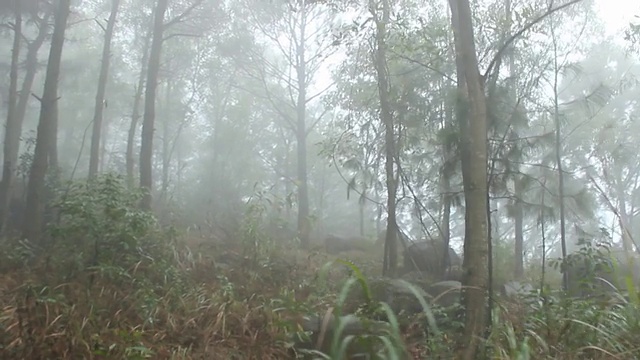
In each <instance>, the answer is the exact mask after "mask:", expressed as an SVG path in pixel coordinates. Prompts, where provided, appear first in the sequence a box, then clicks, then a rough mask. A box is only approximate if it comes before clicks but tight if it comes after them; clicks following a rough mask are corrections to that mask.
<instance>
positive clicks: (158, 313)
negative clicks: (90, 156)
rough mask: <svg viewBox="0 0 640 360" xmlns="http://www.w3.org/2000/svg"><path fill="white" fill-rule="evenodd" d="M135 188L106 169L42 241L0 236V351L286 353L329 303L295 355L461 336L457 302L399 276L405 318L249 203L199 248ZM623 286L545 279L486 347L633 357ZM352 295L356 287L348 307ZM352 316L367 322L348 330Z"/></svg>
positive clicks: (397, 354)
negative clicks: (572, 290) (306, 345)
mask: <svg viewBox="0 0 640 360" xmlns="http://www.w3.org/2000/svg"><path fill="white" fill-rule="evenodd" d="M139 197H140V193H139V192H137V191H132V190H129V189H128V188H127V187H126V185H125V182H124V181H123V179H121V178H119V177H116V176H112V175H105V176H103V177H100V178H97V179H95V180H93V181H90V182H77V183H74V184H71V185H70V187H68V188H67V189H65V191H63V192H61V193H60V194H59V196H58V200H57V202H56V203H55V204H56V211H57V219H56V221H55V223H53V224H51V225H50V227H49V236H48V237H47V240H46V241H45V242H43V243H38V244H34V243H29V242H26V241H18V240H14V239H5V240H3V241H2V243H1V244H0V246H1V248H0V358H2V359H47V358H48V359H77V358H86V359H214V360H215V359H225V360H226V359H288V358H293V357H294V354H295V353H296V352H295V351H293V349H292V346H294V345H296V344H298V343H299V341H300V340H299V339H301V338H304V337H305V336H306V337H308V336H310V335H312V334H309V333H305V331H304V329H302V328H301V323H302V321H301V319H302V317H303V316H306V315H310V314H320V315H322V314H326V313H327V311H328V310H327V309H331V312H332V315H333V316H334V317H335V319H336V323H335V325H334V328H333V329H331V330H332V337H331V339H330V340H331V341H330V342H329V344H328V346H326V347H323V348H321V349H307V350H302V349H299V351H297V353H298V354H299V355H301V356H306V357H310V358H316V359H317V358H323V359H335V360H339V359H347V358H349V355H350V354H351V355H352V348H353V346H354V344H356V345H357V346H356V347H357V348H358V349H359V350H360V351H362V352H366V353H368V354H369V355H370V356H371V358H378V359H426V358H433V359H451V358H455V354H456V352H455V351H456V345H457V344H458V345H459V344H460V343H462V344H464V341H459V340H460V339H461V338H460V336H461V326H460V325H461V320H460V319H459V318H458V317H456V315H455V314H457V313H459V306H458V307H454V308H455V309H449V308H442V307H439V306H436V305H434V304H432V303H431V299H428V298H427V297H425V296H424V293H423V292H422V291H421V289H419V288H418V287H417V286H415V285H412V284H409V283H405V282H400V283H401V284H402V286H404V287H405V288H406V289H407V293H409V294H411V296H414V297H415V298H416V299H417V302H418V303H419V308H420V309H421V312H420V313H417V314H416V313H414V314H410V315H409V316H407V315H406V314H404V313H403V312H402V311H399V309H397V308H394V307H393V306H392V305H391V304H389V303H387V302H385V300H384V299H379V298H377V297H376V296H375V294H374V291H372V288H371V283H370V278H371V277H372V276H373V275H372V274H371V273H370V272H367V273H366V274H365V273H363V272H362V271H361V268H360V267H359V266H356V265H355V264H354V263H352V262H349V261H344V260H339V261H333V262H328V260H329V259H328V258H327V257H326V256H324V255H322V254H318V253H314V252H304V251H298V250H294V249H295V248H297V246H296V245H297V244H296V243H295V239H282V238H278V237H277V236H274V235H273V234H271V233H269V231H268V229H269V228H271V227H272V224H270V223H269V221H267V220H265V219H266V217H267V215H266V214H267V213H268V211H266V208H265V207H264V206H263V204H260V203H259V201H258V200H259V199H258V200H256V201H258V202H257V203H255V202H254V203H252V204H250V206H249V207H248V209H249V210H248V211H247V214H246V216H245V218H244V219H243V222H242V224H243V226H242V227H241V228H239V229H238V231H237V235H236V239H228V241H227V242H226V243H224V244H216V245H215V247H212V248H207V249H205V250H202V251H198V250H197V249H196V248H195V246H193V245H192V243H193V242H194V240H193V239H186V240H188V242H189V245H187V242H185V241H184V240H185V239H184V234H181V233H180V232H179V231H177V230H176V229H163V228H161V227H160V226H159V224H158V223H157V222H156V220H155V219H154V218H153V217H152V216H151V215H149V214H147V213H145V212H142V211H139V210H138V208H137V202H138V199H139ZM200 241H201V242H205V243H206V242H207V241H208V240H207V239H201V240H200ZM590 254H591V253H587V254H586V256H591V255H590ZM344 270H347V271H344ZM345 274H349V276H345ZM632 285H633V284H632V282H628V286H627V287H626V291H625V292H621V293H620V294H614V295H612V296H610V297H608V298H607V299H602V298H592V299H579V300H578V299H575V298H569V297H567V296H564V295H562V294H558V293H554V292H551V291H550V290H548V289H544V291H542V292H541V293H537V292H536V293H532V294H529V295H527V296H524V297H521V298H520V299H517V300H515V299H512V300H506V299H498V300H496V306H494V309H495V310H494V313H493V318H492V328H491V332H490V333H489V334H488V338H487V342H486V343H487V349H488V351H489V354H491V357H492V358H494V359H522V360H525V359H587V358H588V359H631V358H637V357H638V356H640V350H639V347H638V345H637V338H638V336H637V334H640V311H639V307H638V300H637V299H638V296H637V292H636V290H635V288H634V287H633V286H632ZM355 291H359V292H360V293H362V294H363V295H362V298H361V301H360V303H359V304H357V305H358V306H357V307H356V308H351V307H350V306H348V298H349V296H350V295H349V294H352V293H353V292H355ZM623 293H624V296H623ZM612 298H613V300H616V301H612ZM353 321H358V322H359V323H361V324H362V325H363V326H362V327H363V329H364V330H362V331H360V332H358V333H353V332H349V324H350V323H351V324H353Z"/></svg>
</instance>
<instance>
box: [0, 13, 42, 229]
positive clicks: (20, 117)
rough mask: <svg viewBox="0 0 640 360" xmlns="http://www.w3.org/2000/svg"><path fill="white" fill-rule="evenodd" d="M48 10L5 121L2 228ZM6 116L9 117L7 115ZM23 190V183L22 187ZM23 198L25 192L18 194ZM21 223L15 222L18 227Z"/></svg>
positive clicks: (0, 198) (0, 191)
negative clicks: (11, 109) (11, 108)
mask: <svg viewBox="0 0 640 360" xmlns="http://www.w3.org/2000/svg"><path fill="white" fill-rule="evenodd" d="M50 18H51V12H50V11H48V12H47V13H45V15H44V16H43V17H42V18H41V20H40V21H39V23H40V24H39V32H38V35H37V36H36V38H35V39H34V40H33V41H32V42H31V43H30V44H29V45H28V46H27V55H26V61H25V75H24V79H23V80H22V87H21V89H20V93H19V96H18V100H17V105H16V110H15V116H11V120H12V121H11V122H9V121H7V126H6V129H5V141H4V167H3V171H2V182H0V202H1V203H0V204H1V208H0V226H2V229H4V226H5V225H6V222H7V218H8V216H9V215H8V214H9V212H10V211H9V208H10V204H11V199H12V198H13V192H14V189H13V180H14V177H15V175H16V169H17V166H18V154H19V153H20V135H21V134H22V124H23V122H24V117H25V114H26V112H27V104H28V103H29V99H30V98H31V88H32V86H33V81H34V79H35V77H36V73H37V72H38V51H39V50H40V48H41V47H42V44H43V43H44V40H45V39H46V37H47V34H48V33H49V31H48V26H47V25H48V24H49V19H50ZM7 119H9V118H7ZM23 188H24V189H26V186H23ZM21 195H22V197H23V198H24V197H25V196H26V193H24V191H23V194H21ZM21 226H22V224H17V227H18V228H20V227H21Z"/></svg>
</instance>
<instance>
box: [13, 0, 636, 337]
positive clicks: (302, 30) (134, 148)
mask: <svg viewBox="0 0 640 360" xmlns="http://www.w3.org/2000/svg"><path fill="white" fill-rule="evenodd" d="M0 4H1V5H2V6H1V7H0V10H1V11H2V23H3V25H4V26H3V27H2V31H1V33H0V35H1V36H0V42H1V43H2V46H1V47H0V53H1V54H2V55H3V56H2V58H0V59H2V60H0V73H2V75H3V76H4V77H5V78H6V79H7V80H8V81H6V82H2V83H0V90H1V93H2V95H1V99H2V104H1V106H2V107H1V108H0V110H1V112H2V114H3V116H4V118H6V126H5V127H4V137H3V139H4V143H3V144H4V147H3V154H4V158H3V159H4V160H3V170H2V171H3V176H2V182H1V183H0V226H1V228H2V230H3V231H4V232H5V233H6V234H10V233H13V232H16V231H17V232H20V233H22V235H23V236H24V237H25V238H28V239H30V240H32V241H36V242H40V241H41V240H43V239H46V235H45V234H44V233H43V231H42V230H43V229H44V228H45V225H46V224H47V223H49V222H54V221H56V216H55V213H56V209H55V207H54V206H52V202H51V201H52V199H53V198H54V197H55V196H56V194H59V193H60V192H64V190H65V183H66V181H67V180H71V179H78V178H85V177H95V176H96V175H98V174H100V173H109V172H115V173H119V174H122V175H125V176H126V177H127V179H128V185H129V186H130V187H132V188H133V187H141V188H143V189H145V190H146V191H147V192H146V195H145V196H144V197H143V199H142V201H141V207H142V208H143V209H147V210H153V212H155V213H156V214H157V215H158V216H159V218H160V220H161V221H162V222H163V224H174V225H176V224H177V225H179V226H182V227H190V226H191V227H193V226H197V227H199V228H200V229H202V232H203V233H207V231H211V232H213V231H214V230H217V229H221V228H223V229H233V228H234V227H237V225H238V222H239V221H240V219H242V218H243V216H244V214H245V212H246V211H248V208H249V204H250V203H251V201H252V200H253V199H255V198H256V197H261V198H265V197H266V198H268V204H269V209H268V211H266V214H267V215H266V216H267V217H268V218H269V221H270V222H271V225H272V226H273V229H272V231H273V232H274V236H275V237H281V238H293V237H297V239H298V240H299V242H300V243H301V244H302V245H303V246H305V247H308V246H311V245H312V244H314V243H316V242H317V240H319V239H321V238H322V237H323V236H324V235H326V234H327V233H329V232H333V233H340V234H344V235H360V236H363V237H369V238H372V239H373V238H378V237H379V236H380V234H381V233H382V232H383V231H384V232H385V239H386V241H385V249H386V250H387V251H386V252H385V253H386V256H385V258H384V261H385V264H387V265H385V269H387V270H389V273H390V274H393V272H394V271H395V268H396V267H397V260H396V258H397V256H398V254H397V253H398V249H402V245H403V243H402V242H400V241H399V239H400V237H399V236H398V235H399V234H398V230H400V231H401V232H402V233H404V234H407V235H409V237H410V238H412V239H424V238H434V239H438V241H440V242H441V244H442V246H443V247H444V248H445V249H448V247H449V245H452V246H453V247H454V248H456V249H458V250H461V249H464V254H465V257H464V258H465V260H464V261H465V265H464V266H465V268H466V269H467V272H466V278H465V279H466V280H465V283H467V284H469V285H473V286H475V287H476V288H478V289H480V291H479V292H478V294H477V296H476V297H475V300H476V303H475V305H474V303H473V301H472V300H468V302H467V308H468V310H469V309H471V308H475V309H476V311H477V312H476V313H475V315H474V314H472V313H470V312H468V313H467V316H468V318H474V317H475V318H476V320H474V321H476V322H477V324H480V323H481V322H482V321H484V320H482V321H481V320H479V319H481V318H484V317H485V315H484V310H483V309H484V292H482V291H483V290H486V289H487V288H489V287H491V284H492V283H491V282H492V281H496V282H504V281H506V280H509V279H507V275H506V273H504V272H502V273H499V274H495V276H494V277H493V278H491V277H490V276H489V274H490V273H489V269H490V268H496V267H500V268H503V269H504V268H508V269H513V274H514V276H515V277H516V278H524V277H526V276H530V275H526V274H533V273H534V272H526V271H525V269H536V268H538V267H539V266H540V264H541V262H542V259H543V258H546V257H559V256H566V255H567V254H569V253H571V252H573V251H575V249H576V248H577V244H578V240H581V239H589V240H593V241H605V240H607V241H610V242H612V243H614V244H615V246H616V247H620V249H622V250H624V251H626V252H628V253H631V252H634V251H635V252H639V251H640V249H639V248H638V247H637V246H636V244H637V241H638V238H639V237H640V235H639V234H640V233H639V232H640V224H638V222H639V221H640V216H639V214H640V212H639V211H638V208H640V191H638V190H639V189H640V185H639V183H638V180H639V178H640V158H638V155H637V154H636V152H635V146H636V143H637V142H638V139H637V136H636V134H637V130H638V125H637V123H638V117H639V116H640V115H639V114H640V106H639V104H638V101H637V99H638V97H639V96H640V87H639V86H638V75H640V62H639V61H638V52H637V47H638V25H637V24H630V25H629V26H625V27H624V28H621V29H619V31H618V32H616V33H613V34H606V33H605V32H604V31H603V29H604V27H605V24H604V23H603V21H602V19H601V18H600V17H599V16H598V12H599V8H598V7H597V6H598V5H596V4H594V2H590V1H572V2H562V3H558V4H554V6H553V7H551V8H550V7H549V4H548V3H547V2H544V1H534V2H531V1H510V0H499V1H478V2H470V1H456V0H451V1H449V2H445V1H436V0H427V1H424V2H416V1H410V0H408V1H403V2H393V1H387V0H382V1H371V2H366V3H365V2H362V3H358V2H347V3H338V2H317V1H304V0H302V1H299V2H281V1H275V2H264V1H254V0H238V1H230V2H218V1H213V0H157V1H154V0H144V1H132V0H104V1H103V0H83V1H70V0H60V1H53V2H48V1H39V0H30V1H8V0H5V1H2V2H1V3H0ZM569 5H571V6H569ZM556 8H557V9H561V10H559V11H555V12H554V11H552V9H556ZM542 239H545V242H544V243H542ZM45 243H46V242H45ZM463 244H464V246H463ZM514 255H515V256H514ZM471 269H472V270H473V271H472V270H471ZM525 273H526V274H525ZM566 281H568V280H565V282H566ZM565 285H566V284H565ZM472 298H473V297H472V296H470V297H469V299H472ZM472 315H473V316H472ZM481 330H482V325H478V327H476V328H474V329H473V334H476V335H478V334H479V333H480V332H481ZM470 331H471V330H470ZM471 335H472V333H469V336H471Z"/></svg>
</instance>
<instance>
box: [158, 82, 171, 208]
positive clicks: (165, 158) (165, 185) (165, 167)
mask: <svg viewBox="0 0 640 360" xmlns="http://www.w3.org/2000/svg"><path fill="white" fill-rule="evenodd" d="M171 90H172V88H171V84H169V82H167V88H166V91H165V101H164V107H165V108H164V111H163V114H162V187H161V189H162V190H161V192H160V198H161V201H162V202H164V201H166V200H167V192H168V190H169V166H170V165H171V153H170V147H169V145H171V143H170V138H171V135H170V134H169V119H171Z"/></svg>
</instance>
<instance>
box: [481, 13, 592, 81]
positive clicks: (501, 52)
mask: <svg viewBox="0 0 640 360" xmlns="http://www.w3.org/2000/svg"><path fill="white" fill-rule="evenodd" d="M581 1H582V0H571V1H569V2H568V3H566V4H563V5H560V6H558V7H555V8H550V9H549V10H547V12H545V13H544V14H542V15H540V16H539V17H537V18H536V19H534V20H533V21H531V22H530V23H528V24H527V25H525V26H524V27H523V28H522V29H520V30H518V31H517V32H516V33H515V34H513V35H511V36H510V37H509V38H508V39H507V41H505V42H504V44H503V45H502V47H500V49H499V50H498V52H497V53H496V54H495V56H494V57H493V59H492V60H491V62H490V63H489V67H487V71H485V73H484V75H483V76H482V78H483V80H486V79H487V76H488V75H489V74H490V73H491V71H492V69H493V67H494V66H495V65H496V63H497V62H498V60H500V59H501V58H502V55H504V52H505V51H506V50H507V48H508V47H509V46H510V45H511V44H512V43H513V42H514V41H515V40H516V39H517V38H519V37H520V36H521V35H522V34H524V33H525V32H526V31H528V30H529V29H531V28H532V27H534V26H535V25H537V24H538V23H540V22H541V21H542V20H544V19H546V18H547V17H549V16H550V15H552V14H554V13H556V12H558V11H560V10H563V9H565V8H568V7H569V6H572V5H575V4H577V3H579V2H581Z"/></svg>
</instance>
